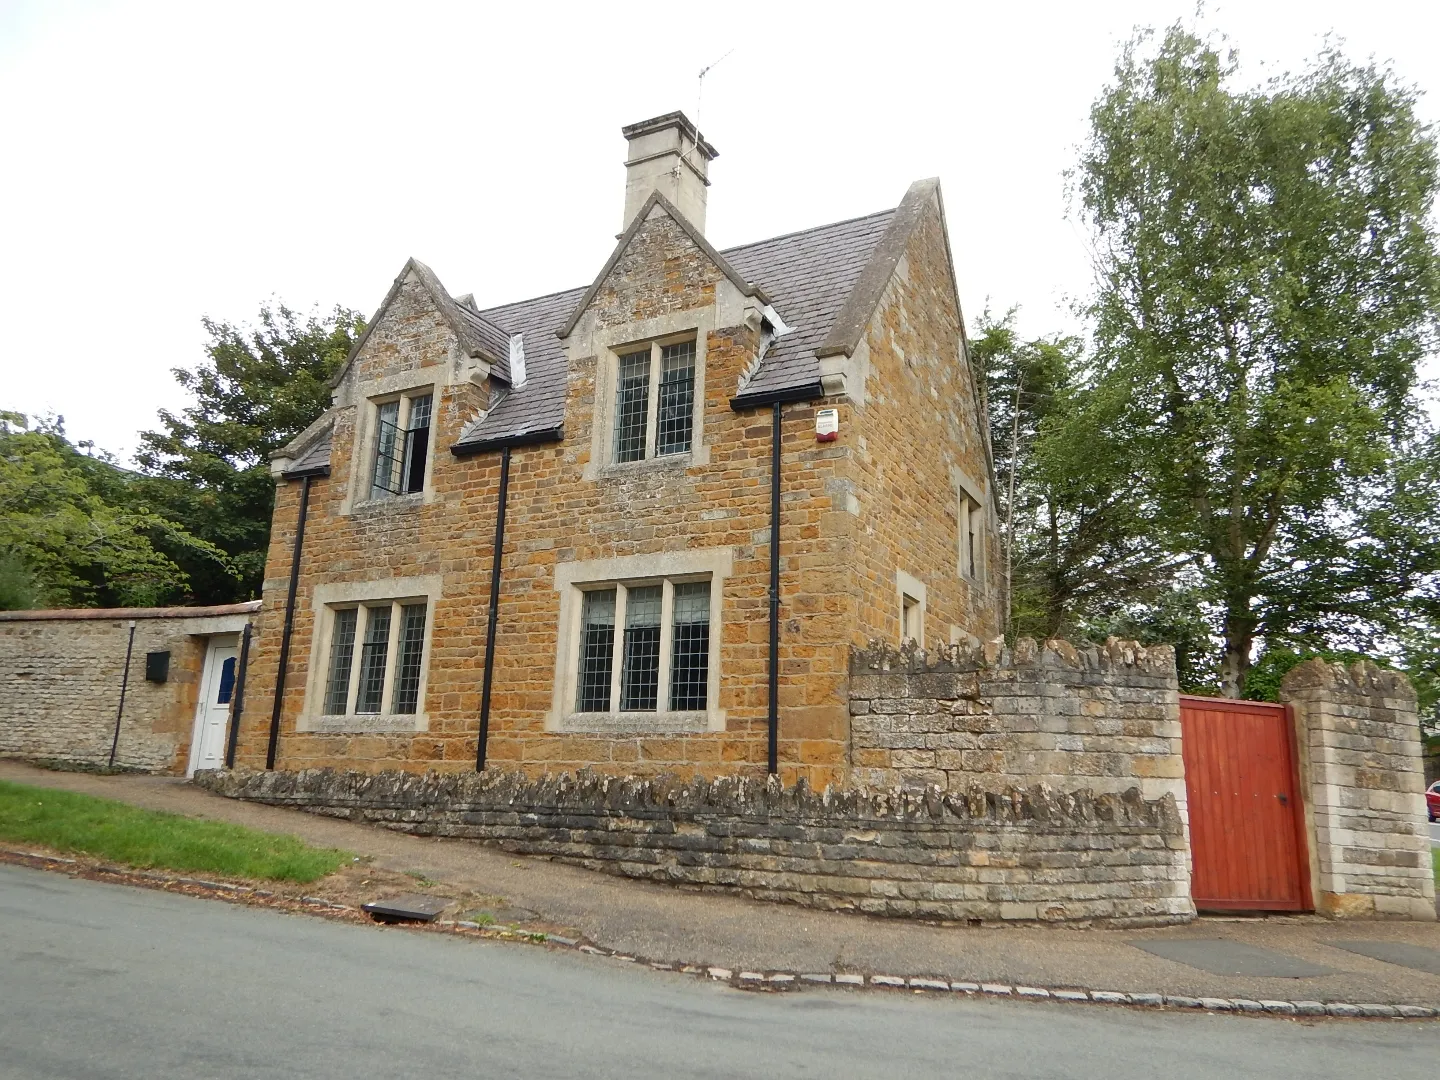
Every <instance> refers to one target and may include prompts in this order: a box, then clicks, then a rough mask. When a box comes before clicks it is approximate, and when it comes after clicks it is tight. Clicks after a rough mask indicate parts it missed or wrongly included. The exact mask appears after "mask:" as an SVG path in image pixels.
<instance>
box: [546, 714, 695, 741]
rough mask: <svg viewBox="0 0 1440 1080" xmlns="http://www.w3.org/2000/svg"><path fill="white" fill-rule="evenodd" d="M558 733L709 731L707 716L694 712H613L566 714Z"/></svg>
mask: <svg viewBox="0 0 1440 1080" xmlns="http://www.w3.org/2000/svg"><path fill="white" fill-rule="evenodd" d="M559 730H560V731H573V732H582V733H591V734H597V735H598V734H604V735H621V734H642V735H653V734H671V733H687V732H696V731H709V730H711V726H710V714H709V713H708V712H705V711H704V710H700V711H696V712H614V713H570V714H569V715H567V716H566V717H565V719H564V720H563V721H562V722H561V724H560V727H559Z"/></svg>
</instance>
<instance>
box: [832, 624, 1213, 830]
mask: <svg viewBox="0 0 1440 1080" xmlns="http://www.w3.org/2000/svg"><path fill="white" fill-rule="evenodd" d="M1179 694H1180V687H1179V682H1178V680H1177V679H1176V675H1175V652H1174V650H1173V649H1172V648H1170V646H1168V645H1158V646H1149V647H1145V646H1141V645H1139V644H1137V643H1135V642H1133V641H1121V640H1118V639H1116V638H1111V639H1109V640H1108V641H1106V642H1105V643H1104V644H1103V645H1083V646H1079V647H1077V646H1074V645H1071V644H1070V643H1069V642H1068V641H1057V640H1051V641H1046V642H1044V643H1043V644H1037V643H1036V642H1035V641H1034V640H1033V639H1031V638H1021V639H1019V640H1018V641H1017V642H1016V643H1015V645H1014V647H1013V648H1010V647H1007V646H1004V645H1003V644H1002V643H1001V642H999V641H995V642H990V643H986V644H984V645H979V646H974V647H966V646H948V647H941V648H940V649H937V650H934V651H933V652H930V653H927V652H925V651H924V650H921V649H913V648H909V647H906V648H903V649H901V650H898V651H897V650H896V649H894V648H893V647H891V646H888V645H885V644H882V643H878V642H872V643H871V645H870V646H869V648H866V649H858V650H855V651H854V653H853V654H852V656H851V661H850V713H851V721H850V737H851V763H852V777H853V780H854V782H855V783H857V784H863V785H869V786H885V787H889V786H896V787H906V788H923V787H928V786H932V785H934V786H938V787H939V788H940V789H941V790H943V791H964V790H967V789H968V788H969V787H971V786H972V785H975V784H979V785H981V786H982V787H985V788H990V789H997V790H998V789H1004V788H1009V787H1020V788H1028V787H1030V786H1031V785H1034V784H1038V783H1045V784H1049V785H1050V786H1051V787H1054V788H1057V789H1059V790H1061V791H1071V790H1075V789H1078V788H1087V789H1090V790H1093V791H1097V792H1121V791H1126V790H1128V789H1130V788H1132V787H1138V788H1139V789H1140V792H1141V794H1142V795H1143V796H1144V797H1145V798H1146V799H1160V798H1164V797H1166V796H1169V797H1171V798H1173V799H1174V800H1175V803H1176V805H1177V806H1178V807H1179V808H1180V811H1181V815H1182V817H1183V816H1185V805H1186V803H1185V764H1184V758H1183V757H1182V756H1181V752H1180V697H1179Z"/></svg>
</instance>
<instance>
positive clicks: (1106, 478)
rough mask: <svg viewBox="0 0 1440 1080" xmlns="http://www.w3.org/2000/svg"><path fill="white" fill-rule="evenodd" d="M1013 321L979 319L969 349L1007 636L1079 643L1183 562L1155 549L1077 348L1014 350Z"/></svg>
mask: <svg viewBox="0 0 1440 1080" xmlns="http://www.w3.org/2000/svg"><path fill="white" fill-rule="evenodd" d="M1015 314H1016V313H1015V311H1014V310H1013V309H1012V310H1011V311H1009V312H1007V313H1006V315H1005V316H1004V317H1002V318H999V319H996V318H994V317H993V316H991V314H990V313H989V312H988V311H987V312H986V313H985V314H984V315H983V316H982V317H981V318H980V320H979V323H978V325H977V327H976V331H977V332H976V334H975V335H974V339H973V343H972V352H973V355H974V356H975V358H976V360H977V362H978V363H979V364H980V365H981V367H982V370H983V371H984V373H985V380H986V396H987V401H988V403H989V407H990V422H991V443H992V446H993V447H994V457H995V466H996V473H997V475H996V483H997V485H998V486H999V487H1000V489H1001V495H1002V497H1001V500H1000V502H1001V523H1000V524H1001V534H1002V536H1003V537H1004V538H1005V541H1006V550H1007V553H1008V555H1009V567H1010V574H1009V579H1008V583H1009V589H1008V595H1009V601H1008V604H1007V610H1008V616H1009V617H1008V620H1007V633H1008V634H1009V635H1010V636H1012V637H1015V636H1019V635H1022V634H1029V635H1032V636H1037V637H1053V636H1056V635H1084V634H1087V633H1089V632H1091V630H1092V628H1094V627H1098V626H1100V625H1101V624H1102V623H1104V622H1105V621H1106V620H1107V619H1108V620H1111V621H1113V620H1114V619H1116V618H1118V617H1119V613H1120V612H1122V611H1124V610H1127V609H1129V608H1131V607H1133V606H1134V605H1135V604H1137V603H1142V602H1145V601H1146V600H1149V599H1158V598H1159V597H1160V594H1161V593H1163V592H1164V591H1165V590H1166V589H1167V588H1168V587H1169V582H1170V579H1171V578H1172V576H1173V575H1174V572H1175V571H1176V569H1177V567H1178V565H1179V564H1180V562H1182V561H1183V560H1179V559H1176V558H1175V557H1173V556H1171V555H1170V554H1169V553H1168V552H1167V551H1166V550H1165V548H1164V547H1163V546H1162V545H1161V544H1160V543H1159V542H1158V540H1157V533H1158V530H1157V529H1156V526H1155V522H1154V520H1153V516H1154V511H1153V503H1152V502H1151V501H1150V500H1147V499H1146V498H1145V497H1144V496H1143V493H1141V492H1139V491H1137V490H1136V485H1135V482H1134V479H1135V478H1134V472H1133V470H1132V469H1131V468H1130V466H1129V464H1128V461H1127V459H1126V455H1125V448H1124V446H1123V445H1122V444H1121V442H1120V441H1119V440H1117V439H1116V438H1115V436H1114V434H1113V430H1114V421H1115V418H1116V411H1117V407H1116V399H1115V395H1114V394H1113V393H1112V392H1111V388H1110V387H1109V386H1108V385H1106V384H1103V383H1101V384H1097V383H1095V381H1094V379H1093V371H1092V370H1091V367H1090V365H1089V363H1088V362H1087V360H1086V358H1085V355H1084V349H1083V343H1082V342H1081V340H1080V339H1079V338H1077V337H1073V336H1063V335H1051V336H1049V337H1041V338H1036V339H1033V340H1029V341H1026V340H1022V339H1021V338H1020V337H1019V336H1018V335H1017V334H1016V333H1015V329H1014V323H1015ZM1137 625H1138V624H1137Z"/></svg>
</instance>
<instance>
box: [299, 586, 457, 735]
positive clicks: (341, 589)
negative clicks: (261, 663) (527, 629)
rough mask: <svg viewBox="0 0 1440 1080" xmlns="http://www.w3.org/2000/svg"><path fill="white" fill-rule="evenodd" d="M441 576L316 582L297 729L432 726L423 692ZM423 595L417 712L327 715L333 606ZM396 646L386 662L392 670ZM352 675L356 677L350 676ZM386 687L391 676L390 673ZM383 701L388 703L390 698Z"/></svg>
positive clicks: (405, 729)
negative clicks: (309, 642)
mask: <svg viewBox="0 0 1440 1080" xmlns="http://www.w3.org/2000/svg"><path fill="white" fill-rule="evenodd" d="M441 588H442V580H441V578H440V575H438V574H430V575H427V576H425V577H409V578H382V579H380V580H378V581H355V582H336V583H333V584H326V585H316V586H315V587H314V589H313V590H311V594H310V611H311V615H312V617H313V620H314V622H313V625H314V627H315V631H314V635H313V637H312V640H311V644H310V663H309V670H308V672H307V673H306V678H305V704H304V707H303V708H302V709H301V712H300V716H299V717H298V718H297V719H296V721H295V730H296V731H297V732H307V731H309V732H324V733H356V734H360V733H368V732H401V733H409V732H417V731H428V730H429V729H430V716H429V714H428V713H426V712H425V691H426V687H427V685H428V683H429V674H430V647H431V643H432V640H433V638H434V630H435V606H436V604H437V603H438V602H439V600H440V594H441ZM421 600H423V601H424V602H425V605H426V609H427V610H426V613H425V644H424V647H423V649H422V650H421V653H420V690H419V708H418V709H417V710H416V711H415V712H414V713H383V712H382V713H361V714H353V713H352V714H350V715H347V716H326V715H324V702H325V681H326V679H327V677H328V675H329V671H330V662H329V661H330V636H331V632H332V630H333V628H334V625H335V611H336V609H337V608H340V607H351V606H354V605H357V604H360V605H363V604H367V603H373V602H375V601H392V602H394V601H410V602H418V601H421ZM359 657H360V649H359V636H358V634H357V637H356V649H355V659H354V661H353V662H354V663H355V664H358V663H359ZM395 663H396V657H395V656H394V650H393V648H392V650H391V656H390V657H389V658H388V661H387V664H388V666H389V667H390V668H392V669H393V667H394V665H395ZM352 677H354V676H352ZM386 682H387V687H388V684H389V682H390V679H389V678H387V680H386ZM384 703H385V704H387V705H388V704H389V698H388V696H387V697H386V699H385V701H384Z"/></svg>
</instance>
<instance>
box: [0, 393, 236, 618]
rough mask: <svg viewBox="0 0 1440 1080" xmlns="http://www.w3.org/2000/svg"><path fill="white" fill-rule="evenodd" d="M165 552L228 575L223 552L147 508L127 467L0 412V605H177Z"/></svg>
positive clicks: (179, 593)
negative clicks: (79, 448)
mask: <svg viewBox="0 0 1440 1080" xmlns="http://www.w3.org/2000/svg"><path fill="white" fill-rule="evenodd" d="M169 551H180V552H184V553H185V555H186V557H187V559H188V560H189V561H190V562H192V563H194V564H197V565H199V564H204V563H209V564H212V565H213V566H214V567H215V573H216V574H222V575H223V574H224V573H226V572H227V568H226V560H225V556H224V554H223V553H222V552H220V551H219V550H217V549H215V548H214V547H213V546H211V545H209V544H207V543H206V542H205V541H203V540H199V539H197V538H196V537H194V536H191V535H190V534H189V533H187V532H186V531H185V530H184V529H183V528H181V527H180V526H179V525H177V524H176V523H175V522H174V521H172V520H170V519H169V518H167V517H165V516H164V515H162V514H160V513H157V512H156V511H155V510H153V509H152V508H151V507H150V506H149V505H148V504H147V503H146V502H145V500H144V497H143V493H142V492H140V491H139V489H138V484H137V482H136V477H135V476H134V474H131V473H127V472H126V471H125V470H123V469H121V468H120V467H119V466H117V465H116V464H115V463H114V461H113V460H111V459H108V458H104V457H101V458H94V457H91V456H89V455H86V454H82V453H81V452H80V451H79V450H78V449H77V448H76V447H75V446H73V445H72V444H71V443H70V442H69V440H68V439H66V438H65V431H64V427H63V424H62V422H61V421H60V420H58V419H56V420H51V421H42V422H40V423H38V424H36V425H35V426H34V427H32V426H31V425H30V422H29V421H28V419H27V418H26V417H25V416H23V415H21V414H20V413H14V412H3V413H0V606H3V607H6V608H16V607H34V606H37V605H39V604H46V605H51V606H56V607H69V606H78V607H87V606H100V607H115V606H141V607H145V606H151V605H155V604H162V603H179V602H184V601H186V600H188V599H190V596H189V593H188V590H187V584H188V578H187V575H186V574H185V572H184V571H183V570H182V569H181V568H180V566H179V565H177V563H176V561H175V560H174V559H172V558H171V557H170V556H169V554H167V552H169Z"/></svg>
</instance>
